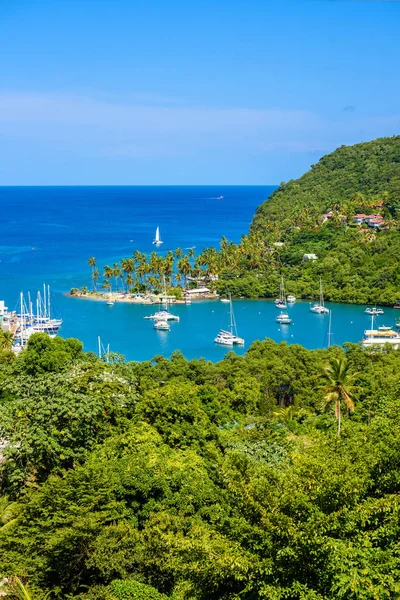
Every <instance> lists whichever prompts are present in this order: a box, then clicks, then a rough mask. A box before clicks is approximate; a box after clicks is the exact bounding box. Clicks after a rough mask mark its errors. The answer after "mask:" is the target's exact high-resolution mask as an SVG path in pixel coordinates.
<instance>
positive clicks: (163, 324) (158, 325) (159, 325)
mask: <svg viewBox="0 0 400 600" xmlns="http://www.w3.org/2000/svg"><path fill="white" fill-rule="evenodd" d="M153 327H154V329H158V330H159V331H169V330H170V329H171V325H170V324H169V323H168V321H154V324H153Z"/></svg>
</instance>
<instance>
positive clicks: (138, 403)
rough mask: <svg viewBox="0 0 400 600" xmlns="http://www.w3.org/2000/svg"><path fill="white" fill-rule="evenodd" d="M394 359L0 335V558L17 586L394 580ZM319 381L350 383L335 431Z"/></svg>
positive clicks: (123, 591)
mask: <svg viewBox="0 0 400 600" xmlns="http://www.w3.org/2000/svg"><path fill="white" fill-rule="evenodd" d="M71 349H72V350H71ZM24 354H25V355H24ZM65 354H67V355H68V358H66V357H65V356H64V355H65ZM60 355H61V356H62V359H60ZM33 360H34V361H35V362H37V364H38V365H40V368H37V369H33V368H32V361H33ZM399 368H400V354H399V353H398V352H396V351H393V350H390V349H388V351H386V352H380V353H376V354H370V353H367V352H365V351H363V350H362V349H361V348H360V347H359V346H357V345H352V344H348V345H346V347H345V348H344V349H341V348H338V347H332V348H330V349H328V350H314V351H308V350H306V349H304V348H302V347H301V346H297V345H291V346H287V345H286V344H276V343H274V342H272V341H271V340H265V341H260V342H256V343H254V344H253V345H252V346H251V347H250V349H249V351H248V352H247V354H246V356H244V357H239V356H236V355H235V354H234V353H229V354H227V356H226V358H225V359H224V360H223V361H221V362H220V363H217V364H212V363H210V362H208V361H205V360H193V361H187V360H186V359H185V358H184V357H183V356H182V355H181V354H180V353H179V352H176V353H174V354H173V355H172V357H171V359H170V360H167V359H165V358H163V357H155V359H154V360H153V361H149V362H144V363H138V364H135V363H125V362H124V361H123V360H122V359H120V358H119V359H118V360H116V359H115V360H113V361H112V362H110V363H106V362H103V361H102V360H100V359H98V358H96V357H95V356H94V355H91V354H85V353H83V352H82V350H81V347H80V345H79V343H77V342H76V341H74V340H65V341H64V340H57V341H51V342H50V343H48V340H45V338H44V336H43V335H41V334H36V335H35V336H32V338H31V339H30V340H29V343H28V348H27V350H26V351H25V353H23V354H21V355H20V356H18V357H17V358H15V359H14V360H12V359H10V358H9V356H8V351H7V350H2V351H0V383H1V386H0V438H2V439H4V440H6V444H5V448H4V450H3V460H2V462H1V464H0V484H1V490H2V492H1V493H2V496H1V502H0V511H1V513H0V573H1V574H2V575H3V576H7V577H19V578H20V579H21V580H22V581H23V582H24V584H25V586H26V587H27V588H28V589H29V590H30V593H31V594H32V597H34V598H42V597H44V595H45V594H46V593H50V597H53V598H81V599H87V600H90V599H92V600H95V599H98V600H100V599H101V598H103V599H105V600H107V599H108V600H120V599H124V600H125V599H126V600H128V599H129V598H138V599H143V600H144V599H145V598H146V599H154V600H165V599H166V598H170V599H173V600H228V599H229V600H234V599H235V600H239V599H240V600H258V599H263V598H265V599H273V600H274V599H276V600H278V599H279V600H283V599H293V600H297V599H298V600H300V599H302V600H303V599H310V600H311V599H313V600H322V599H323V600H329V599H332V600H333V599H336V598H343V599H354V600H356V599H357V600H358V599H360V598H361V599H365V600H367V599H368V600H373V599H378V598H379V599H385V598H388V599H389V598H396V597H398V595H399V594H400V587H399V581H400V577H399V575H400V556H399V552H398V538H399V535H400V525H399V522H400V521H399V512H398V511H399V508H398V493H399V489H400V476H399V472H398V464H399V462H400V416H399V415H400V411H399V400H398V391H399V377H398V372H399ZM327 376H328V378H327ZM328 384H329V386H333V392H335V390H336V389H337V387H335V386H337V385H342V384H343V385H345V386H346V385H347V388H346V389H347V391H349V386H350V385H351V386H353V387H352V402H354V405H355V406H354V407H355V410H354V411H353V412H349V411H347V410H346V404H345V402H343V404H342V405H341V406H340V410H341V425H342V431H341V436H340V437H338V436H337V421H336V417H337V414H336V416H335V406H334V404H335V403H331V402H328V403H327V402H326V398H325V396H326V394H327V389H326V386H327V385H328ZM353 384H354V385H353ZM329 393H332V390H331V392H329ZM336 404H337V403H336Z"/></svg>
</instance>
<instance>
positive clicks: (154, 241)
mask: <svg viewBox="0 0 400 600" xmlns="http://www.w3.org/2000/svg"><path fill="white" fill-rule="evenodd" d="M163 243H164V242H163V241H162V240H161V238H160V228H159V227H157V229H156V237H155V238H154V240H153V244H154V245H155V246H161V244H163Z"/></svg>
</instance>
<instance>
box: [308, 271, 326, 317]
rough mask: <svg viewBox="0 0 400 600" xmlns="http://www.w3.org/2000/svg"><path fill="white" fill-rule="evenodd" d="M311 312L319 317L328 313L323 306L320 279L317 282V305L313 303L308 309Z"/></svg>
mask: <svg viewBox="0 0 400 600" xmlns="http://www.w3.org/2000/svg"><path fill="white" fill-rule="evenodd" d="M310 310H311V312H313V313H317V314H319V315H326V314H328V313H329V308H326V306H325V304H324V296H323V293H322V279H321V278H320V280H319V303H318V302H317V303H315V304H314V306H311V308H310Z"/></svg>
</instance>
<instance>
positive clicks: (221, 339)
mask: <svg viewBox="0 0 400 600" xmlns="http://www.w3.org/2000/svg"><path fill="white" fill-rule="evenodd" d="M214 342H215V343H216V344H220V345H221V346H234V345H236V346H244V339H243V338H241V337H239V336H238V335H237V329H236V321H235V315H234V312H233V307H232V297H231V295H230V294H229V331H225V329H221V330H220V332H219V334H218V335H217V337H216V338H215V339H214Z"/></svg>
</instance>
